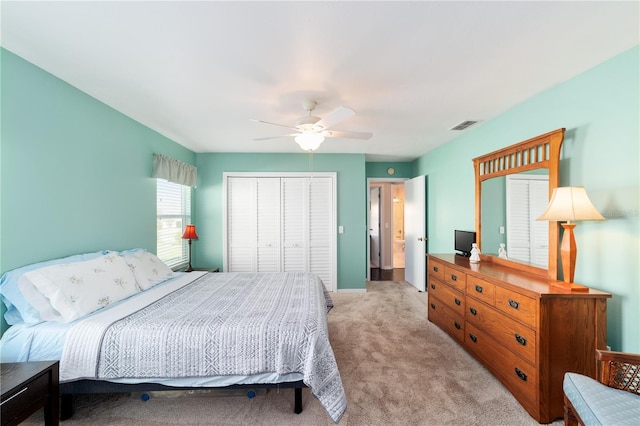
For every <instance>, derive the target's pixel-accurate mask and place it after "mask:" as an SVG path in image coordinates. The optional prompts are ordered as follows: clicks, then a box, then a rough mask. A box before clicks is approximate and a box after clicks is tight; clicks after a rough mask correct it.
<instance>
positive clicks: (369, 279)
mask: <svg viewBox="0 0 640 426" xmlns="http://www.w3.org/2000/svg"><path fill="white" fill-rule="evenodd" d="M407 180H409V178H388V177H387V178H367V200H366V210H367V226H366V228H365V230H366V232H365V241H366V242H367V243H366V244H365V246H366V247H367V272H366V275H365V276H366V277H367V281H371V247H370V244H369V229H370V228H371V224H370V223H369V222H370V220H369V219H370V217H369V216H370V215H369V205H370V202H371V200H370V198H371V197H370V194H371V188H372V186H376V185H372V184H373V183H375V182H389V183H393V182H396V183H399V182H403V183H404V182H406V181H407ZM382 234H383V233H382V230H381V232H380V235H381V236H380V245H381V247H382V243H383V236H382ZM385 242H386V241H385Z"/></svg>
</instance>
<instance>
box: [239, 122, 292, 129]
mask: <svg viewBox="0 0 640 426" xmlns="http://www.w3.org/2000/svg"><path fill="white" fill-rule="evenodd" d="M250 121H255V122H256V123H263V124H271V125H272V126H280V127H286V128H287V129H291V130H298V129H296V128H295V127H291V126H287V125H286V124H278V123H272V122H270V121H264V120H250Z"/></svg>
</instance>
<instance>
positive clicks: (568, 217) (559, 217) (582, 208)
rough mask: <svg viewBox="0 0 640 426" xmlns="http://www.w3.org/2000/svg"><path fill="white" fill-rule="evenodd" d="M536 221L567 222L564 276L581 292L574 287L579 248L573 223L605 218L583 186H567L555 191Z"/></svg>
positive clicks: (569, 283) (563, 242) (564, 241)
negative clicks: (592, 202)
mask: <svg viewBox="0 0 640 426" xmlns="http://www.w3.org/2000/svg"><path fill="white" fill-rule="evenodd" d="M536 220H548V221H556V222H560V221H566V223H562V224H561V225H562V228H564V234H563V236H562V243H561V245H560V255H561V259H562V276H563V279H564V282H565V283H566V284H567V286H569V287H571V290H573V291H580V289H579V288H577V286H576V285H573V277H574V272H575V268H576V257H577V255H578V248H577V246H576V239H575V236H574V235H573V228H575V227H576V224H575V223H571V222H572V221H573V222H575V221H582V220H605V218H604V217H603V216H602V215H601V214H600V213H599V212H598V210H596V208H595V207H594V206H593V204H591V201H590V200H589V197H588V196H587V192H586V191H585V189H584V187H583V186H567V187H558V188H555V189H554V190H553V194H552V195H551V201H549V205H548V206H547V209H546V210H545V211H544V213H542V215H541V216H540V217H539V218H538V219H536ZM574 287H576V288H574Z"/></svg>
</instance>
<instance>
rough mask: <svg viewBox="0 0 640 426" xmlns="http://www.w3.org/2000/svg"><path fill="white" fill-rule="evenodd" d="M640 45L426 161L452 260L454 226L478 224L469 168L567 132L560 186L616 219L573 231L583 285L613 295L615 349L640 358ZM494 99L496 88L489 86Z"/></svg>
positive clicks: (434, 223) (434, 243)
mask: <svg viewBox="0 0 640 426" xmlns="http://www.w3.org/2000/svg"><path fill="white" fill-rule="evenodd" d="M639 64H640V47H639V46H636V47H634V48H632V49H630V50H628V51H626V52H624V53H622V54H620V55H618V56H616V57H614V58H612V59H610V60H609V61H606V62H604V63H603V64H600V65H598V66H596V67H595V68H593V69H591V70H589V71H587V72H585V73H583V74H581V75H579V76H577V77H575V78H573V79H571V80H569V81H567V82H564V83H562V84H559V85H557V86H555V87H553V88H551V89H549V90H547V91H545V92H543V93H541V94H539V95H537V96H535V97H533V98H531V99H529V100H527V101H526V102H524V103H522V104H520V105H518V106H516V107H515V108H512V109H511V110H509V111H507V112H505V113H504V114H502V115H500V116H499V117H497V118H495V119H492V120H490V121H487V122H485V123H481V124H480V125H478V127H476V128H470V129H469V130H467V131H466V132H465V133H463V134H462V135H461V136H460V137H458V138H456V139H455V140H453V141H452V142H450V143H447V144H446V145H444V146H441V147H439V148H437V149H435V150H433V151H430V152H428V153H427V154H425V155H423V156H422V157H420V158H419V159H418V160H416V162H415V164H414V170H415V173H416V174H425V175H428V177H429V179H428V185H429V189H428V193H429V203H428V217H429V230H430V232H429V241H430V244H429V248H430V251H431V252H450V251H451V250H452V249H453V248H452V247H451V245H452V243H451V240H452V238H451V235H452V234H453V230H454V229H456V228H469V229H472V228H473V226H474V214H473V212H474V175H473V165H472V162H471V160H472V159H473V158H474V157H477V156H479V155H481V154H484V153H487V152H491V151H494V150H496V149H499V148H501V147H504V146H507V145H510V144H513V143H515V142H519V141H522V140H525V139H528V138H531V137H534V136H537V135H539V134H542V133H545V132H548V131H551V130H555V129H558V128H561V127H565V128H566V129H567V133H566V136H565V141H564V144H563V148H562V155H561V166H560V167H561V185H562V186H569V185H581V186H585V188H586V190H587V193H588V194H589V196H590V198H591V201H592V202H593V204H594V205H595V206H596V208H598V209H599V210H600V212H601V213H602V214H603V215H604V216H605V217H606V218H607V219H608V220H607V221H606V222H582V223H580V224H579V225H578V226H577V227H576V230H575V234H576V240H577V244H578V259H577V266H576V276H575V281H576V282H578V283H582V284H585V285H587V286H590V287H593V288H596V289H599V290H603V291H607V292H610V293H611V294H612V295H613V299H611V300H609V303H608V343H609V345H610V346H611V347H612V348H613V349H614V350H623V351H629V352H636V353H640V327H639V325H640V309H639V307H640V266H639V262H638V253H639V252H640V224H639V216H640V206H639V192H640V172H639V168H638V163H639V160H640V123H639V117H640V106H639V103H640V101H639V95H638V94H639V93H640V83H639V80H640V78H639V76H640V66H639ZM487 90H488V92H490V91H491V88H487Z"/></svg>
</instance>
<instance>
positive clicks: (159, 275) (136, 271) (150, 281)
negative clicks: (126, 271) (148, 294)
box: [123, 251, 175, 290]
mask: <svg viewBox="0 0 640 426" xmlns="http://www.w3.org/2000/svg"><path fill="white" fill-rule="evenodd" d="M123 258H124V260H125V262H127V265H129V268H131V270H132V271H133V276H134V277H136V282H137V283H138V287H140V290H148V289H150V288H151V287H153V286H154V285H156V284H160V283H161V282H163V281H166V280H168V279H169V278H171V277H174V276H175V274H174V272H173V271H172V270H171V268H169V267H168V266H167V265H166V264H165V263H164V262H163V261H162V260H160V259H159V258H158V257H157V256H156V255H155V254H153V253H149V252H148V251H137V252H134V253H129V254H126V255H124V256H123Z"/></svg>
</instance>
